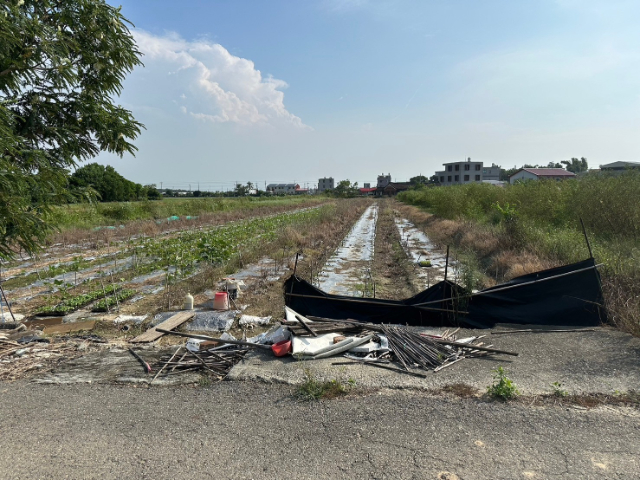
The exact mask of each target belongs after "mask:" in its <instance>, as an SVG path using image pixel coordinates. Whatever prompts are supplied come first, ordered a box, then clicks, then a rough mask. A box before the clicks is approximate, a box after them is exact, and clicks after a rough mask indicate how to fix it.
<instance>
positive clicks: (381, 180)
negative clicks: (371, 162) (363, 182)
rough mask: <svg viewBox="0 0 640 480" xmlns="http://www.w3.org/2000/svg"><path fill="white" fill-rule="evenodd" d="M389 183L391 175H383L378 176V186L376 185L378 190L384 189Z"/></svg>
mask: <svg viewBox="0 0 640 480" xmlns="http://www.w3.org/2000/svg"><path fill="white" fill-rule="evenodd" d="M390 183H391V174H389V175H385V174H384V173H383V174H382V175H378V185H376V186H377V187H378V188H384V187H386V186H387V185H389V184H390Z"/></svg>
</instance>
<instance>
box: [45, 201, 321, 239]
mask: <svg viewBox="0 0 640 480" xmlns="http://www.w3.org/2000/svg"><path fill="white" fill-rule="evenodd" d="M322 202H326V198H324V197H312V196H290V197H240V198H189V199H174V198H168V199H163V200H155V201H140V202H109V203H94V204H88V203H83V204H72V205H65V206H64V207H56V208H55V209H54V212H53V221H54V223H55V224H56V225H57V226H58V228H60V229H61V230H63V231H65V230H70V229H91V228H94V227H101V226H119V225H120V224H122V223H127V222H131V221H135V220H161V221H166V222H170V221H169V220H168V219H170V218H171V217H175V216H177V217H182V218H184V217H187V216H189V217H195V216H201V215H205V214H212V213H218V212H229V211H238V210H257V209H264V208H270V207H282V206H301V207H302V206H312V205H317V204H320V203H322Z"/></svg>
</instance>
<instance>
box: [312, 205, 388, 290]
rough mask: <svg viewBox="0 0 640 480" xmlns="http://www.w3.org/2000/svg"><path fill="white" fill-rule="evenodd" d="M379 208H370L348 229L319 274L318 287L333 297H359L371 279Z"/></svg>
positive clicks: (375, 206) (373, 206) (372, 206)
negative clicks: (334, 295)
mask: <svg viewBox="0 0 640 480" xmlns="http://www.w3.org/2000/svg"><path fill="white" fill-rule="evenodd" d="M377 220H378V205H377V204H374V205H371V206H370V207H369V208H367V209H366V210H365V212H364V213H363V214H362V216H361V217H360V218H359V219H358V221H357V222H356V223H355V224H354V226H353V227H352V228H351V231H350V232H349V233H348V234H347V236H346V237H345V238H344V240H343V241H342V244H341V245H340V247H338V249H337V250H336V251H335V253H334V254H333V255H332V256H331V258H329V260H328V261H327V263H326V264H325V266H324V269H323V270H322V271H321V272H320V273H319V275H318V277H319V283H318V287H319V288H320V289H321V290H323V291H325V292H327V293H332V294H336V295H352V296H361V295H362V292H363V285H365V284H366V283H367V281H368V280H367V279H368V278H369V277H370V273H369V272H370V265H371V261H372V260H373V252H374V245H375V239H376V222H377Z"/></svg>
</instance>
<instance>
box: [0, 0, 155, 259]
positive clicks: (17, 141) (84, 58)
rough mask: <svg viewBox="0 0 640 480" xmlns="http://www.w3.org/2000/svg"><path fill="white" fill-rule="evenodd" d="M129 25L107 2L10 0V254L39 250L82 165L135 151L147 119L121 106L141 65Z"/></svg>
mask: <svg viewBox="0 0 640 480" xmlns="http://www.w3.org/2000/svg"><path fill="white" fill-rule="evenodd" d="M128 23H129V22H128V21H127V20H126V19H125V18H124V17H123V16H122V15H121V13H120V9H119V8H115V7H112V6H111V5H108V4H107V3H106V2H105V1H104V0H8V1H4V2H2V3H1V4H0V257H2V258H11V257H13V256H14V254H15V251H16V250H17V249H19V248H22V249H23V250H25V251H26V252H28V253H35V252H37V251H38V250H39V247H40V245H41V244H42V242H43V241H44V240H45V238H46V236H47V235H48V233H49V232H50V231H51V230H52V229H53V228H54V226H53V225H52V224H51V221H50V216H49V214H50V212H51V210H50V207H51V205H52V204H53V203H56V202H60V201H64V200H66V199H68V198H69V191H68V189H67V185H68V182H67V176H68V171H69V170H70V169H72V168H73V167H75V166H76V165H77V163H78V162H82V161H86V160H88V159H90V158H92V157H95V156H96V155H97V154H98V152H100V151H109V152H113V153H116V154H118V155H123V154H124V153H134V152H135V150H136V148H135V147H134V145H133V144H132V143H131V141H132V140H133V139H135V138H136V137H137V136H138V134H139V133H140V130H141V128H143V125H142V124H140V123H138V122H137V121H135V119H134V118H133V116H132V114H131V112H129V111H128V110H125V109H124V108H122V107H121V106H119V105H116V104H114V102H113V98H115V97H117V96H118V95H119V94H120V92H121V90H122V81H123V80H124V77H125V75H126V74H127V73H129V72H130V71H131V70H132V69H133V68H134V67H135V66H136V65H140V64H141V62H140V59H139V57H140V52H139V51H138V49H137V48H136V45H135V42H134V40H133V37H132V35H131V33H130V31H129V29H128V27H127V24H128Z"/></svg>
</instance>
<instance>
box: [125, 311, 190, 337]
mask: <svg viewBox="0 0 640 480" xmlns="http://www.w3.org/2000/svg"><path fill="white" fill-rule="evenodd" d="M194 316H195V312H178V313H176V314H175V315H172V316H171V317H169V318H167V319H166V320H165V321H164V322H162V323H160V324H158V325H156V326H155V327H151V328H150V329H149V330H147V331H146V332H144V333H143V334H141V335H138V336H137V337H136V338H134V339H133V340H131V343H149V342H153V341H155V340H157V339H159V338H160V337H162V336H163V335H164V333H163V332H158V331H157V330H156V329H157V328H161V329H163V330H173V329H174V328H177V327H179V326H180V325H182V324H183V323H185V322H187V321H189V320H191V319H192V318H193V317H194Z"/></svg>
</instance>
